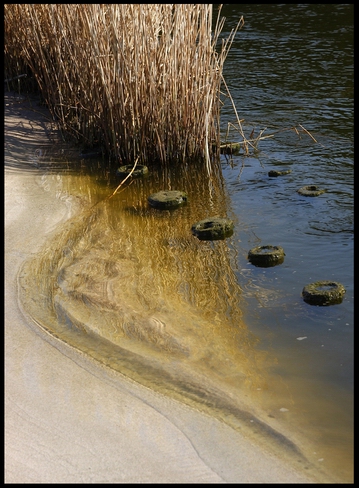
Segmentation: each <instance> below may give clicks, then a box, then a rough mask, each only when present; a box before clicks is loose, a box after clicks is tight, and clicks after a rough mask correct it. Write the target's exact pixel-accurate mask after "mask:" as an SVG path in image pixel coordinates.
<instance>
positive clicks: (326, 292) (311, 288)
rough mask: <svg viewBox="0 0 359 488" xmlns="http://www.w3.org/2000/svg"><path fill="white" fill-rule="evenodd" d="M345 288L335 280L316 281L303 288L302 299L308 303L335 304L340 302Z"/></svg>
mask: <svg viewBox="0 0 359 488" xmlns="http://www.w3.org/2000/svg"><path fill="white" fill-rule="evenodd" d="M345 291H346V290H345V288H344V286H343V285H342V284H341V283H336V282H335V281H316V282H315V283H310V284H309V285H306V286H305V287H304V288H303V291H302V296H303V300H304V301H305V302H306V303H309V304H310V305H335V304H337V303H341V302H342V300H343V296H344V294H345Z"/></svg>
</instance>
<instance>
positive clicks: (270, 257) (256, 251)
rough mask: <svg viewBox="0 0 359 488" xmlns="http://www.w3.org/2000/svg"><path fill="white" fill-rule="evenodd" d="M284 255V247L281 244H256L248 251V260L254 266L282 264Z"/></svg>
mask: <svg viewBox="0 0 359 488" xmlns="http://www.w3.org/2000/svg"><path fill="white" fill-rule="evenodd" d="M284 256H285V253H284V249H283V248H282V247H281V246H271V245H268V246H257V247H254V248H253V249H251V250H250V251H249V252H248V259H249V261H250V262H251V263H252V264H254V266H261V267H263V268H268V267H270V266H276V265H277V264H282V263H283V261H284Z"/></svg>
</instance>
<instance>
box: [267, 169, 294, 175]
mask: <svg viewBox="0 0 359 488" xmlns="http://www.w3.org/2000/svg"><path fill="white" fill-rule="evenodd" d="M291 172H292V170H291V169H286V170H283V171H277V170H275V169H272V170H271V171H268V176H283V175H289V173H291Z"/></svg>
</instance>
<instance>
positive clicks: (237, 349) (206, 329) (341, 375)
mask: <svg viewBox="0 0 359 488" xmlns="http://www.w3.org/2000/svg"><path fill="white" fill-rule="evenodd" d="M222 14H223V15H224V16H225V17H226V18H227V22H226V27H225V28H226V29H228V30H230V29H231V28H232V27H234V25H235V24H236V22H237V20H238V18H239V16H240V15H244V18H245V26H244V28H243V29H242V30H241V31H240V32H239V33H238V34H237V36H236V40H235V42H234V44H233V46H232V50H231V52H230V54H229V56H228V59H227V63H226V65H225V73H224V74H225V77H226V80H227V83H228V85H229V87H230V90H231V93H232V96H233V97H234V100H235V103H236V107H237V110H238V113H239V116H240V118H241V119H243V127H244V130H245V131H246V134H247V135H248V136H249V134H250V133H251V132H252V130H253V129H254V134H255V135H256V134H259V132H260V131H261V130H263V129H266V130H265V131H264V132H263V135H270V134H274V137H272V138H268V139H264V140H262V141H260V142H259V144H258V151H256V152H253V151H251V153H250V155H243V154H239V155H236V156H233V157H228V156H222V170H223V176H224V181H222V182H221V181H220V179H219V180H218V181H217V182H216V184H215V185H214V186H213V187H211V186H210V185H208V181H207V179H206V178H203V173H201V171H200V170H198V171H197V170H196V169H195V168H193V167H191V168H172V169H168V170H163V169H160V168H151V172H150V175H149V177H148V178H146V179H144V180H135V181H134V183H133V184H131V185H130V186H128V187H126V188H123V191H122V190H121V191H120V192H118V194H116V195H115V196H114V197H113V198H112V199H110V200H105V199H106V197H108V196H109V194H110V193H111V192H112V191H113V190H114V189H115V188H116V186H117V184H118V179H117V178H116V175H115V174H114V172H113V171H112V170H109V171H108V172H107V173H106V171H102V170H101V162H99V161H88V162H86V161H83V162H82V164H83V168H82V169H80V170H79V168H78V164H76V165H75V166H76V168H74V165H72V163H71V161H70V162H68V163H66V164H65V166H72V167H73V169H74V170H73V171H71V172H70V173H67V172H66V171H63V170H62V167H63V166H64V164H63V159H62V160H61V161H62V162H60V163H59V167H58V169H56V168H54V161H55V163H56V158H55V159H54V158H53V157H52V166H53V169H52V170H51V171H50V170H46V166H47V165H48V162H49V160H48V158H47V156H46V152H45V153H43V154H45V156H41V157H40V158H37V160H36V164H37V166H38V167H40V169H41V165H42V164H43V165H44V171H43V174H42V176H41V177H39V179H38V181H39V184H40V185H42V186H44V189H45V190H46V191H53V192H54V194H56V195H59V196H58V198H61V199H62V198H64V197H66V196H67V195H68V194H76V195H80V196H82V197H85V198H86V199H87V202H88V204H87V207H88V205H90V206H91V205H95V207H93V208H92V209H90V210H88V209H87V210H86V211H85V212H84V213H83V214H81V215H79V216H78V217H77V218H75V219H73V220H72V221H70V222H68V224H66V225H65V226H64V227H63V228H62V230H61V233H60V234H59V235H58V236H57V237H56V239H55V240H54V242H53V246H48V247H47V249H46V250H44V252H43V253H42V254H41V255H40V256H39V257H36V258H34V259H33V260H32V261H31V262H29V263H27V265H26V266H25V267H24V269H23V271H22V275H21V277H20V285H21V287H20V288H21V290H20V292H21V295H22V300H23V302H24V304H25V306H27V307H28V310H29V312H30V313H32V314H34V315H36V317H37V319H38V321H39V322H40V323H42V324H46V328H48V329H49V330H54V332H55V333H56V334H57V335H59V336H60V337H62V338H63V340H65V341H68V342H71V343H72V344H75V345H76V347H79V348H81V349H82V350H84V351H86V352H88V353H89V354H91V355H92V356H93V357H95V358H97V359H98V360H101V361H102V362H105V363H106V364H108V365H109V366H111V367H113V368H115V369H118V370H120V371H122V372H124V373H125V374H128V375H129V376H130V377H132V378H134V379H136V380H138V381H141V382H142V383H145V384H146V385H148V386H150V387H154V388H156V389H157V390H159V391H162V392H164V393H166V394H170V395H172V396H174V397H176V398H179V399H183V398H185V401H186V402H187V403H192V402H193V403H195V404H196V402H197V405H198V402H199V403H201V404H202V405H204V406H205V407H208V408H209V410H210V411H211V412H212V413H214V414H215V415H217V416H218V417H219V418H222V419H224V420H225V421H228V422H229V423H231V424H232V425H234V427H236V426H238V424H236V422H237V421H239V426H240V428H241V429H242V427H243V425H244V424H246V423H247V424H248V426H247V428H248V432H249V435H250V432H251V429H252V430H253V428H255V429H258V432H261V433H262V434H263V435H264V431H265V429H264V430H263V428H262V426H263V424H261V421H262V422H263V421H264V422H265V423H267V422H268V424H269V425H270V426H271V427H273V428H274V429H278V430H280V431H283V428H284V431H288V432H289V433H290V435H289V438H291V439H293V440H294V441H295V442H296V443H297V445H299V447H300V448H301V449H302V450H303V451H304V452H305V455H306V456H307V458H308V459H309V460H310V462H311V463H314V465H315V466H319V467H320V466H323V467H324V468H325V469H329V470H331V471H332V473H334V474H335V475H336V477H337V478H338V479H339V480H340V481H351V480H352V466H353V452H352V430H353V421H352V420H353V348H352V344H353V325H354V324H353V302H354V292H353V184H354V179H353V7H352V6H350V5H269V6H264V5H235V6H229V5H227V6H225V7H224V8H223V11H222ZM223 34H224V36H226V32H224V33H223ZM227 34H228V32H227ZM228 122H231V123H235V122H236V121H235V119H234V118H233V111H232V110H231V108H230V105H229V104H228V103H225V105H224V107H223V117H222V123H223V131H225V129H226V125H227V123H228ZM299 124H301V125H302V126H304V127H305V128H306V129H307V130H308V131H310V133H311V134H312V136H313V137H315V139H316V140H317V141H318V142H317V143H315V142H314V141H313V140H312V139H311V137H309V136H308V134H306V133H305V132H303V130H302V131H301V132H300V133H299V135H298V133H295V131H294V130H285V129H291V128H293V127H294V126H296V127H298V128H299ZM230 136H231V138H232V139H233V140H236V138H237V140H238V135H237V134H236V133H234V132H231V134H230ZM50 152H51V151H50ZM50 152H49V153H48V154H50ZM35 159H36V158H35ZM60 159H61V158H60ZM31 160H33V157H32V159H31ZM89 167H90V171H88V169H89ZM271 169H280V170H281V169H291V173H290V174H287V175H285V176H281V177H277V178H270V177H269V176H268V171H269V170H271ZM308 184H315V185H317V186H319V187H321V188H324V189H326V193H324V194H322V195H320V196H318V197H314V198H307V197H303V196H300V195H299V194H298V193H297V190H298V189H299V188H301V187H302V186H305V185H308ZM162 189H181V190H185V191H187V193H188V195H189V204H188V205H187V206H184V207H182V208H180V209H178V210H175V211H173V212H168V211H165V212H163V211H158V210H153V209H149V207H148V204H147V196H148V195H149V194H151V193H154V192H156V191H159V190H162ZM216 214H219V215H223V216H224V215H227V216H229V217H231V218H232V219H233V220H234V222H235V232H234V234H233V236H232V237H230V238H229V239H226V240H225V241H217V242H213V243H210V242H200V241H198V240H197V239H196V238H195V237H193V236H192V235H191V232H190V227H191V225H192V223H194V222H195V221H197V220H200V219H202V218H205V217H207V216H211V215H216ZM267 244H272V245H280V246H282V247H283V248H284V250H285V253H286V256H285V260H284V263H283V264H281V265H279V266H275V267H273V268H260V267H255V266H253V265H251V264H250V263H249V262H248V259H247V254H248V251H249V249H251V248H252V247H255V246H257V245H267ZM318 280H333V281H338V282H340V283H342V284H343V285H344V286H345V288H346V295H345V298H344V300H343V302H342V303H341V304H339V305H333V306H329V307H316V306H311V305H308V304H306V303H304V302H303V300H302V298H301V291H302V288H303V286H305V285H306V284H308V283H310V282H312V281H318ZM33 289H36V290H37V291H38V293H37V297H36V300H34V297H33V295H32V291H31V290H33ZM52 327H53V329H52ZM84 332H86V334H84ZM99 337H101V338H102V340H99ZM253 401H254V403H253ZM246 402H248V405H246ZM239 406H240V407H241V409H240V408H239ZM256 406H258V412H257V411H256ZM248 409H249V410H248ZM248 411H250V412H251V413H253V414H254V413H255V416H254V417H253V418H256V419H258V422H257V420H256V421H254V420H253V418H251V417H249V416H248V414H247V413H245V412H248ZM269 437H270V436H269ZM290 446H291V444H284V450H283V453H284V452H285V450H286V449H287V448H289V447H290ZM282 447H283V446H282ZM287 450H289V451H290V449H287Z"/></svg>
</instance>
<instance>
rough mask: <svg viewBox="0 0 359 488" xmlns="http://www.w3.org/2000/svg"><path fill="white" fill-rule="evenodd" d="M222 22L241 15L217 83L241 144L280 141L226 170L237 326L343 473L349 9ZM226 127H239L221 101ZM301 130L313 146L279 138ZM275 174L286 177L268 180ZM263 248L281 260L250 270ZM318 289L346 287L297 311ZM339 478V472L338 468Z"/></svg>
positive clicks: (247, 11) (349, 387) (251, 15)
mask: <svg viewBox="0 0 359 488" xmlns="http://www.w3.org/2000/svg"><path fill="white" fill-rule="evenodd" d="M223 15H224V16H226V18H227V23H226V26H227V28H228V31H229V30H230V29H231V28H232V27H234V25H235V23H236V20H237V19H238V18H239V16H240V15H243V16H244V18H245V25H244V28H243V29H242V30H241V31H240V32H239V33H238V34H237V36H236V41H235V43H234V44H233V47H232V50H231V51H230V54H229V56H228V59H227V63H226V65H225V76H226V79H227V82H228V85H229V87H230V90H231V93H232V96H233V97H234V100H235V103H236V106H237V110H238V112H239V116H240V118H241V119H244V122H243V125H244V127H245V128H246V130H247V135H248V134H250V132H251V131H252V129H253V128H254V129H255V133H257V134H258V133H259V132H260V130H262V129H265V128H267V130H266V131H265V132H264V134H263V135H266V134H272V133H273V134H276V135H275V137H274V138H273V139H267V140H263V141H261V142H260V143H259V145H258V149H259V152H258V153H257V154H252V156H253V157H244V156H234V157H233V159H232V160H228V161H227V160H225V161H223V171H224V175H225V180H226V187H227V191H228V194H229V196H230V200H231V210H232V212H233V215H234V218H235V219H236V222H237V225H236V234H235V243H234V245H235V247H236V248H237V249H238V261H237V266H238V270H237V277H238V281H239V283H240V284H241V286H242V287H243V290H244V295H245V297H246V300H247V305H248V306H247V307H246V308H245V320H246V323H247V324H250V328H251V329H252V330H253V331H255V333H256V334H257V335H258V336H259V337H260V339H261V345H262V347H263V348H265V349H267V348H269V349H270V350H272V351H273V353H274V354H275V355H276V356H277V358H278V363H277V366H276V367H275V368H274V370H273V372H274V373H275V375H278V376H277V379H279V378H280V379H282V380H283V381H284V383H285V388H287V389H288V403H290V397H291V399H292V401H293V407H294V409H295V410H296V415H297V417H300V416H301V412H302V413H303V414H304V416H306V415H308V417H307V420H308V424H307V428H308V429H310V428H313V427H314V428H315V427H318V426H319V431H318V432H319V434H318V435H319V437H320V438H321V440H322V441H324V442H328V445H331V446H332V449H331V454H333V456H334V457H335V456H339V458H340V459H341V461H343V458H346V456H348V458H347V460H349V463H348V464H347V465H346V467H347V468H349V466H350V459H351V456H352V453H351V442H352V440H351V432H352V429H353V400H352V399H353V396H352V392H353V326H354V319H353V305H354V290H353V272H354V266H353V255H354V252H353V190H354V178H353V170H354V155H353V139H354V130H353V86H354V85H353V5H324V4H322V5H299V4H298V5H283V4H282V5H253V4H251V5H226V6H225V7H224V9H223ZM222 120H223V122H224V124H225V123H226V122H232V123H234V122H235V120H234V119H233V116H232V115H231V114H230V106H229V105H228V104H226V105H225V109H224V111H223V119H222ZM299 124H301V125H302V126H304V127H305V128H306V129H307V130H308V131H310V133H311V134H312V135H313V137H314V138H315V139H316V140H317V141H318V143H314V142H313V141H312V140H311V139H310V138H309V137H308V136H306V135H305V134H303V133H302V134H301V137H298V136H297V135H295V133H294V132H293V131H289V132H288V131H283V132H281V130H282V129H287V128H290V127H293V126H297V127H298V126H299ZM277 131H279V132H277ZM233 138H235V135H233ZM237 140H239V139H237ZM272 169H277V170H283V169H290V170H292V172H291V173H290V174H288V175H286V176H281V177H277V178H270V177H269V176H268V171H269V170H272ZM309 184H314V185H317V186H319V187H320V188H323V189H326V190H327V191H326V193H324V194H323V195H321V196H319V197H314V198H306V197H303V196H300V195H299V194H298V193H297V192H296V190H297V189H299V188H301V187H302V186H305V185H309ZM267 244H272V245H280V246H282V247H283V248H284V250H285V252H286V257H285V261H284V263H283V264H282V265H280V266H277V267H274V268H256V267H254V266H252V265H251V264H249V263H248V261H247V259H246V256H247V252H248V250H249V249H251V248H252V247H255V246H257V245H267ZM318 280H333V281H338V282H340V283H342V284H343V285H344V286H345V288H346V290H347V291H346V295H345V298H344V300H343V302H342V303H341V304H340V305H334V306H330V307H316V306H311V305H308V304H306V303H304V302H303V301H302V299H301V290H302V288H303V286H305V285H306V284H308V283H310V282H313V281H318ZM284 383H283V384H284ZM284 407H286V405H285V406H284ZM287 408H288V410H291V407H290V406H288V407H287ZM309 419H310V420H309ZM291 421H293V419H291ZM323 457H325V456H323ZM335 469H338V470H340V466H339V463H337V464H336V465H335ZM347 473H348V472H347Z"/></svg>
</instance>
